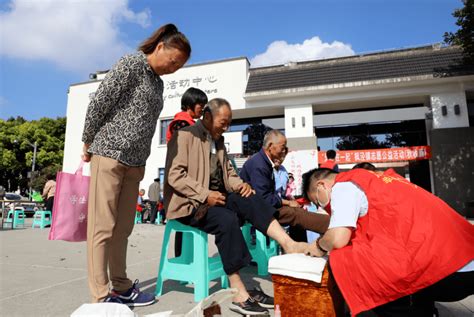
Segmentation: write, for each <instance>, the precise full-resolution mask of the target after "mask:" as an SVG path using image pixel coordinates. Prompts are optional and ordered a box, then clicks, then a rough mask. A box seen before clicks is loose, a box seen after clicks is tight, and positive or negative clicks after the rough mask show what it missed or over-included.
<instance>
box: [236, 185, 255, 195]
mask: <svg viewBox="0 0 474 317" xmlns="http://www.w3.org/2000/svg"><path fill="white" fill-rule="evenodd" d="M238 190H239V194H240V195H241V196H242V197H250V196H251V195H253V194H255V191H254V190H253V189H252V186H250V185H249V184H247V183H242V184H240V185H239V187H238Z"/></svg>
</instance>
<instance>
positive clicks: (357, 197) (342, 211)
mask: <svg viewBox="0 0 474 317" xmlns="http://www.w3.org/2000/svg"><path fill="white" fill-rule="evenodd" d="M368 209H369V202H368V200H367V196H366V195H365V193H364V192H363V191H362V190H361V189H360V188H359V187H358V186H357V185H356V184H354V183H352V182H341V183H336V184H335V185H334V186H333V187H332V192H331V219H330V220H329V228H328V229H331V228H338V227H350V228H356V227H357V220H358V219H359V218H360V217H364V216H365V215H366V214H367V210H368ZM470 271H474V260H473V261H471V262H469V263H468V264H466V265H465V266H464V267H462V268H461V269H459V270H458V272H470Z"/></svg>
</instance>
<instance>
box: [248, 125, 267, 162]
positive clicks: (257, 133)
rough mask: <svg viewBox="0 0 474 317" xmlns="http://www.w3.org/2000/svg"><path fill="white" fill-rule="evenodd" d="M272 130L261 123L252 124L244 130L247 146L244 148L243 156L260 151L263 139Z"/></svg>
mask: <svg viewBox="0 0 474 317" xmlns="http://www.w3.org/2000/svg"><path fill="white" fill-rule="evenodd" d="M270 130H272V128H270V127H269V126H266V125H265V124H263V123H252V124H251V125H249V126H248V127H247V128H246V129H245V130H244V134H245V135H247V136H248V141H247V144H246V145H245V147H244V154H245V155H252V154H255V153H257V152H258V151H260V149H261V148H262V145H263V137H264V136H265V134H266V133H267V132H268V131H270Z"/></svg>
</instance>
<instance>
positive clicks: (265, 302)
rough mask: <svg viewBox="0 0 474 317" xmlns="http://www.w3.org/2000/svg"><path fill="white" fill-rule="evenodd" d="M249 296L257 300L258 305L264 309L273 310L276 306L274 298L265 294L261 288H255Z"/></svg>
mask: <svg viewBox="0 0 474 317" xmlns="http://www.w3.org/2000/svg"><path fill="white" fill-rule="evenodd" d="M248 293H249V295H250V296H251V297H252V298H253V299H255V300H256V301H257V302H258V304H259V305H260V306H262V307H264V308H269V309H273V306H275V301H274V299H273V297H270V296H268V295H267V294H265V293H264V292H263V291H262V289H261V288H260V287H258V286H257V287H255V288H254V289H253V290H251V291H248Z"/></svg>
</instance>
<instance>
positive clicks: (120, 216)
mask: <svg viewBox="0 0 474 317" xmlns="http://www.w3.org/2000/svg"><path fill="white" fill-rule="evenodd" d="M144 172H145V167H130V166H127V165H124V164H122V163H120V162H118V161H116V160H114V159H110V158H107V157H103V156H99V155H93V156H92V159H91V179H90V188H89V205H88V220H87V261H88V263H87V265H88V280H89V289H90V292H91V296H92V302H93V303H96V302H99V301H101V300H103V299H104V298H105V297H106V296H107V295H108V294H109V274H108V272H107V269H108V271H109V273H110V281H111V282H112V288H113V289H115V290H116V291H118V292H123V291H126V290H128V289H129V288H130V287H131V286H132V284H133V283H132V281H131V280H130V279H128V278H127V272H126V268H127V265H126V258H127V244H128V236H129V235H130V234H131V233H132V230H133V225H134V219H135V209H136V204H137V197H138V187H139V183H140V181H141V180H142V179H143V175H144Z"/></svg>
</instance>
